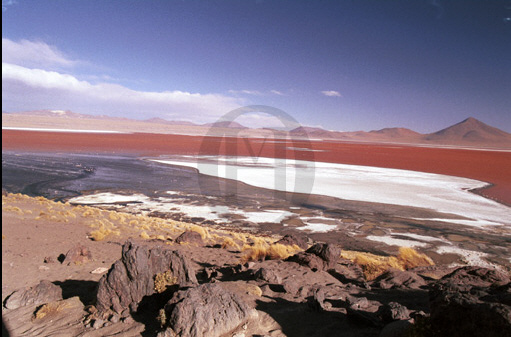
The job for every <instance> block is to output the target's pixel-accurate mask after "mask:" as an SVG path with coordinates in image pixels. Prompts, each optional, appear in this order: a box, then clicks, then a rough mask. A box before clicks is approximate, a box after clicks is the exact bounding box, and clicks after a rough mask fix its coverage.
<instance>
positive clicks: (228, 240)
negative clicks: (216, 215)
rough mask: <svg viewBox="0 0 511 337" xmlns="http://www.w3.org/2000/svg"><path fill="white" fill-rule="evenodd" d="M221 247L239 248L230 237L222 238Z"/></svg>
mask: <svg viewBox="0 0 511 337" xmlns="http://www.w3.org/2000/svg"><path fill="white" fill-rule="evenodd" d="M222 248H223V249H228V248H233V249H236V250H240V246H239V245H238V244H237V243H236V242H234V240H233V239H232V238H230V237H226V238H224V241H223V242H222Z"/></svg>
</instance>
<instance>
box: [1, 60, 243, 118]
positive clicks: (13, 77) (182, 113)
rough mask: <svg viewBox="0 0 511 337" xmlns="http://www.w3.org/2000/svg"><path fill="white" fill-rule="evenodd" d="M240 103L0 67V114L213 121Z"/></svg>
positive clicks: (12, 65) (232, 99) (208, 95)
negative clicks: (68, 112) (60, 112)
mask: <svg viewBox="0 0 511 337" xmlns="http://www.w3.org/2000/svg"><path fill="white" fill-rule="evenodd" d="M242 103H243V101H242V100H240V99H236V98H233V97H228V96H224V95H220V94H200V93H189V92H184V91H179V90H175V91H163V92H148V91H137V90H132V89H130V88H127V87H125V86H122V85H118V84H112V83H105V82H103V83H98V84H92V83H90V82H88V81H82V80H79V79H77V78H76V77H74V76H72V75H69V74H64V73H60V72H56V71H48V70H43V69H29V68H26V67H23V66H19V65H15V64H9V63H2V109H3V110H6V111H20V110H32V109H44V108H51V109H66V110H67V109H69V110H72V111H75V112H80V113H90V114H106V115H117V116H124V117H131V118H146V117H151V116H162V117H168V118H182V117H186V118H187V119H191V120H193V121H195V122H210V121H214V120H215V119H217V118H218V117H220V116H222V115H223V114H225V113H227V112H229V111H231V110H233V109H235V108H238V107H240V106H241V105H242Z"/></svg>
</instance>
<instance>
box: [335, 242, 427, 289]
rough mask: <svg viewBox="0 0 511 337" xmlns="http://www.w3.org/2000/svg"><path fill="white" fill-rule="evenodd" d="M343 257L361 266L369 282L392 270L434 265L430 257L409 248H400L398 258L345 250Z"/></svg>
mask: <svg viewBox="0 0 511 337" xmlns="http://www.w3.org/2000/svg"><path fill="white" fill-rule="evenodd" d="M341 257H343V258H345V259H349V260H351V261H353V262H355V263H356V264H358V265H359V266H361V267H362V270H363V271H364V276H365V278H366V279H367V280H368V281H371V280H374V279H375V278H377V277H378V276H380V275H381V274H383V273H385V272H386V271H387V270H389V269H391V268H395V269H399V270H406V269H410V268H415V267H419V266H431V265H434V262H433V260H431V259H430V258H429V257H428V256H426V255H425V254H421V253H419V252H417V251H416V250H415V249H413V248H409V247H401V248H399V254H398V256H380V255H375V254H371V253H365V252H355V251H346V250H343V251H342V253H341Z"/></svg>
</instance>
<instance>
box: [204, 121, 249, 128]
mask: <svg viewBox="0 0 511 337" xmlns="http://www.w3.org/2000/svg"><path fill="white" fill-rule="evenodd" d="M202 126H208V127H214V128H229V129H248V128H247V127H246V126H244V125H241V124H240V123H237V122H229V121H224V122H215V123H206V124H202Z"/></svg>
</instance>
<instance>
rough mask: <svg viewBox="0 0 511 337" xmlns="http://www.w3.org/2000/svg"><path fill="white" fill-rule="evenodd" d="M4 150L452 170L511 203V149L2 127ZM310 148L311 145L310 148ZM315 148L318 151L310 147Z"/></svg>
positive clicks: (486, 192)
mask: <svg viewBox="0 0 511 337" xmlns="http://www.w3.org/2000/svg"><path fill="white" fill-rule="evenodd" d="M2 149H3V150H29V151H60V152H93V153H126V154H127V153H131V154H137V155H145V156H156V155H161V154H189V155H194V154H208V155H215V154H218V155H238V156H264V157H280V158H295V159H302V160H315V161H321V162H330V163H341V164H352V165H365V166H376V167H386V168H396V169H406V170H413V171H421V172H429V173H439V174H447V175H453V176H458V177H466V178H472V179H477V180H481V181H484V182H488V183H491V184H492V185H491V186H490V187H488V188H485V189H482V190H480V191H477V193H479V194H481V195H483V196H485V197H487V198H490V199H494V200H497V201H499V202H501V203H504V204H506V205H511V152H504V151H491V150H482V149H481V150H473V149H459V148H435V147H417V146H408V145H395V144H369V143H351V142H340V141H324V140H323V141H312V140H311V141H307V140H300V141H298V140H289V139H288V140H271V139H268V138H267V139H263V138H244V137H238V138H236V137H203V136H184V135H167V134H148V133H131V134H113V133H112V134H106V133H105V134H97V133H67V132H42V131H18V130H2ZM307 149H308V150H307ZM310 150H314V151H310Z"/></svg>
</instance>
